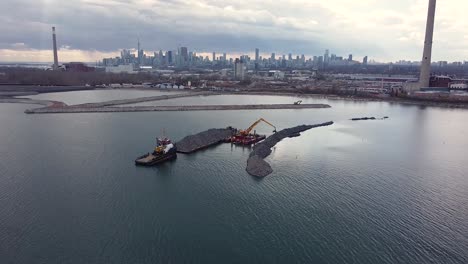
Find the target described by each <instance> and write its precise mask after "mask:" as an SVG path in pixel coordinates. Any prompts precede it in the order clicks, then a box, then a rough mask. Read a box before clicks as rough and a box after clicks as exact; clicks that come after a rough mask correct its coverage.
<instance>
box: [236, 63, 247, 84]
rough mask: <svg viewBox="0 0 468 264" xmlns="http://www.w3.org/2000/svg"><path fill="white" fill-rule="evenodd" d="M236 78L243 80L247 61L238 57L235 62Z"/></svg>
mask: <svg viewBox="0 0 468 264" xmlns="http://www.w3.org/2000/svg"><path fill="white" fill-rule="evenodd" d="M234 78H235V79H236V80H239V81H242V80H244V78H245V63H244V61H243V60H240V59H236V61H235V63H234Z"/></svg>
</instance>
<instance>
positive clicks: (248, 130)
mask: <svg viewBox="0 0 468 264" xmlns="http://www.w3.org/2000/svg"><path fill="white" fill-rule="evenodd" d="M262 121H263V122H265V123H267V124H268V125H270V126H272V127H273V128H274V129H275V130H274V132H276V127H275V126H274V125H273V124H271V123H270V122H268V121H266V120H265V119H263V118H260V119H259V120H257V121H255V123H253V124H252V125H251V126H250V127H249V128H247V129H246V130H244V133H245V134H249V133H250V131H252V129H254V128H255V127H256V126H257V125H258V124H259V123H260V122H262Z"/></svg>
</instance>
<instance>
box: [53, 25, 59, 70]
mask: <svg viewBox="0 0 468 264" xmlns="http://www.w3.org/2000/svg"><path fill="white" fill-rule="evenodd" d="M52 42H53V45H54V65H53V66H52V68H53V69H54V70H58V67H59V66H58V55H57V38H56V36H55V27H52Z"/></svg>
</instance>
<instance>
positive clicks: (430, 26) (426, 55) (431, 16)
mask: <svg viewBox="0 0 468 264" xmlns="http://www.w3.org/2000/svg"><path fill="white" fill-rule="evenodd" d="M435 9H436V0H429V8H428V13H427V24H426V38H425V40H424V52H423V58H422V63H421V75H420V77H419V86H420V88H424V87H429V78H430V75H431V56H432V39H433V35H434V20H435Z"/></svg>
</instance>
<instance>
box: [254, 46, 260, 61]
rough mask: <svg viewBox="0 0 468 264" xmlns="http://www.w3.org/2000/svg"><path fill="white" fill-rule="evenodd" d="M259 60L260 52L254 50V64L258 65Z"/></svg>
mask: <svg viewBox="0 0 468 264" xmlns="http://www.w3.org/2000/svg"><path fill="white" fill-rule="evenodd" d="M259 58H260V50H259V49H258V48H256V49H255V62H257V63H258V60H259Z"/></svg>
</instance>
